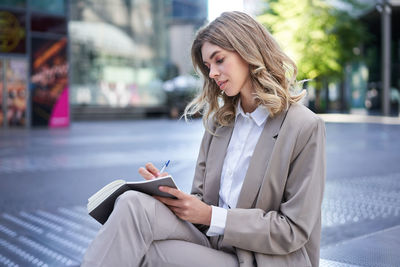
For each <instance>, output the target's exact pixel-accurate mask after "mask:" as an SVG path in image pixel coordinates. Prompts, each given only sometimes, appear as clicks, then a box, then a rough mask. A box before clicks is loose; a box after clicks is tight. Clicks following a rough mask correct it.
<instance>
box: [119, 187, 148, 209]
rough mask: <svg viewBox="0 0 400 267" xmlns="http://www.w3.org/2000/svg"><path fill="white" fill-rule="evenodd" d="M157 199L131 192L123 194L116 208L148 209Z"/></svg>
mask: <svg viewBox="0 0 400 267" xmlns="http://www.w3.org/2000/svg"><path fill="white" fill-rule="evenodd" d="M154 201H155V199H154V198H153V197H152V196H149V195H147V194H144V193H141V192H138V191H133V190H129V191H126V192H125V193H123V194H121V195H120V196H119V197H118V198H117V200H116V202H115V207H114V208H116V207H118V208H122V209H135V210H138V209H146V207H149V206H152V202H154Z"/></svg>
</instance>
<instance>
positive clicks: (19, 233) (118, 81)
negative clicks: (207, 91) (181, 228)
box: [0, 0, 400, 267]
mask: <svg viewBox="0 0 400 267" xmlns="http://www.w3.org/2000/svg"><path fill="white" fill-rule="evenodd" d="M228 10H241V11H245V12H247V13H249V14H251V15H253V16H254V17H255V18H256V19H257V20H258V21H259V22H261V23H262V24H263V25H265V26H266V27H267V28H268V29H269V30H270V31H271V32H272V34H273V35H274V36H275V37H276V39H277V40H278V42H279V43H280V45H281V46H282V48H283V49H284V51H285V52H286V53H287V54H289V55H290V57H291V58H293V59H294V60H295V62H296V63H297V65H298V68H299V73H298V78H299V79H304V80H306V81H305V82H304V88H305V89H306V90H307V97H306V99H305V101H304V102H305V104H306V105H307V106H308V107H309V108H310V109H312V110H313V111H314V112H316V113H318V114H320V116H321V117H322V118H323V119H324V120H325V121H326V127H327V158H328V169H327V183H326V189H325V198H324V202H323V221H322V224H323V231H322V240H321V266H339V267H340V266H400V255H398V250H399V248H400V238H399V237H400V164H399V162H400V153H399V151H400V140H399V137H400V118H399V114H400V108H399V106H400V93H399V90H400V1H399V0H296V1H293V0H269V1H267V0H209V1H207V0H136V1H135V0H69V1H68V0H0V185H1V186H0V266H79V264H80V261H81V259H82V255H83V253H84V251H85V249H86V248H87V246H88V244H89V243H90V241H91V240H92V239H93V237H94V235H95V233H96V231H97V230H98V229H99V227H100V225H99V224H98V223H97V222H96V221H94V219H92V218H91V217H89V216H88V215H87V212H86V203H87V199H88V197H90V195H91V194H93V193H95V192H96V191H97V190H98V189H100V188H101V187H102V186H104V185H105V184H107V183H109V182H111V181H113V180H115V179H126V180H138V179H140V178H139V177H138V175H137V169H138V168H139V167H140V166H143V165H144V164H145V163H146V162H148V161H152V162H154V163H155V164H157V165H158V166H161V164H162V162H164V161H165V160H167V159H170V160H171V162H172V163H171V166H170V167H169V172H170V173H171V174H173V176H174V177H175V178H176V180H177V183H178V185H179V186H180V188H181V189H182V190H184V191H186V192H189V191H190V186H191V181H192V177H193V171H194V166H195V160H196V156H197V152H198V147H199V144H200V139H201V136H202V133H203V127H202V124H201V121H200V120H198V119H195V120H193V121H192V122H190V123H185V122H184V121H182V120H178V118H179V117H180V115H181V114H182V111H183V108H184V106H185V104H186V103H187V101H188V100H189V99H190V98H191V97H192V96H193V95H194V94H195V93H196V92H197V90H198V89H199V87H201V81H200V80H199V78H198V76H197V75H196V74H195V72H194V70H193V68H192V65H191V58H190V45H191V42H192V40H193V37H194V35H195V33H196V31H197V30H198V29H199V28H200V27H201V26H202V25H204V24H206V23H207V22H208V21H210V20H212V19H214V18H215V17H216V16H218V15H219V14H220V13H221V12H223V11H228ZM308 79H309V80H308Z"/></svg>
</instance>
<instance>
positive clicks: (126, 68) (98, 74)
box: [68, 0, 168, 107]
mask: <svg viewBox="0 0 400 267" xmlns="http://www.w3.org/2000/svg"><path fill="white" fill-rule="evenodd" d="M114 2H115V1H110V3H114ZM101 3H102V2H101V1H99V2H91V3H89V2H85V1H82V2H78V1H73V2H71V8H70V10H71V14H70V17H71V20H70V21H69V24H68V28H69V38H70V41H71V60H70V62H71V66H72V67H71V77H72V79H71V85H72V90H71V104H72V105H97V106H111V107H128V106H157V105H162V104H164V103H165V92H164V91H163V89H162V82H163V81H162V79H163V73H164V72H165V71H164V69H165V66H166V62H167V40H168V39H167V35H166V33H167V21H166V19H167V18H166V17H165V16H164V13H163V12H164V9H163V8H162V7H163V5H164V3H165V1H162V0H153V1H151V0H143V1H122V2H118V4H116V3H115V4H109V5H104V4H101ZM93 14H96V16H95V17H94V16H93ZM116 14H118V16H117V15H116Z"/></svg>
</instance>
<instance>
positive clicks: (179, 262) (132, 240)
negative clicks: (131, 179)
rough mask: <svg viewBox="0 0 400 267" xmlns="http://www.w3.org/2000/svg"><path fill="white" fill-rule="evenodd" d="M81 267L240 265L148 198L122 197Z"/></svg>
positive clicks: (136, 194) (129, 194)
mask: <svg viewBox="0 0 400 267" xmlns="http://www.w3.org/2000/svg"><path fill="white" fill-rule="evenodd" d="M82 266H83V267H88V266H90V267H94V266H107V267H108V266H110V267H111V266H119V267H124V266H162V267H168V266H171V267H172V266H182V267H183V266H190V267H196V266H207V267H208V266H220V267H223V266H229V267H234V266H239V263H238V260H237V257H236V255H235V254H230V253H227V252H223V251H219V250H216V249H213V248H212V247H211V244H210V242H209V240H208V238H207V237H206V236H205V235H204V234H203V233H201V232H200V231H199V230H198V229H197V228H196V227H194V226H193V225H192V224H191V223H189V222H186V221H183V220H181V219H179V218H178V217H177V216H175V214H173V213H172V212H171V211H170V210H169V209H168V208H167V207H166V206H165V205H164V204H163V203H161V202H159V201H158V200H156V199H155V198H153V197H151V196H148V195H146V194H143V193H140V192H136V191H128V192H126V193H124V194H122V195H121V196H120V197H119V198H118V199H117V202H116V204H115V206H114V211H113V212H112V214H111V215H110V217H109V218H108V220H107V222H106V223H105V224H104V225H103V226H102V228H101V229H100V231H99V233H98V234H97V236H96V238H95V239H94V240H93V242H92V243H91V245H90V246H89V248H88V249H87V251H86V253H85V255H84V258H83V262H82Z"/></svg>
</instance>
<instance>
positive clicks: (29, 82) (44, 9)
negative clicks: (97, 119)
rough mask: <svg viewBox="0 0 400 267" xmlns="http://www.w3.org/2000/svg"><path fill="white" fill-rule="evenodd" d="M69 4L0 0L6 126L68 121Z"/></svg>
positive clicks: (0, 89)
mask: <svg viewBox="0 0 400 267" xmlns="http://www.w3.org/2000/svg"><path fill="white" fill-rule="evenodd" d="M66 5H67V1H64V0H34V1H33V0H31V1H15V0H14V1H4V0H0V66H1V68H0V77H1V79H0V94H1V101H0V102H1V113H0V119H1V123H0V124H1V126H2V127H14V126H31V125H32V126H50V127H59V126H67V125H69V101H68V96H69V91H68V90H69V86H68V57H67V55H68V53H67V52H68V49H67V47H68V38H67V22H68V18H67V14H66V13H67V12H66ZM28 88H29V90H28Z"/></svg>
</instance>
